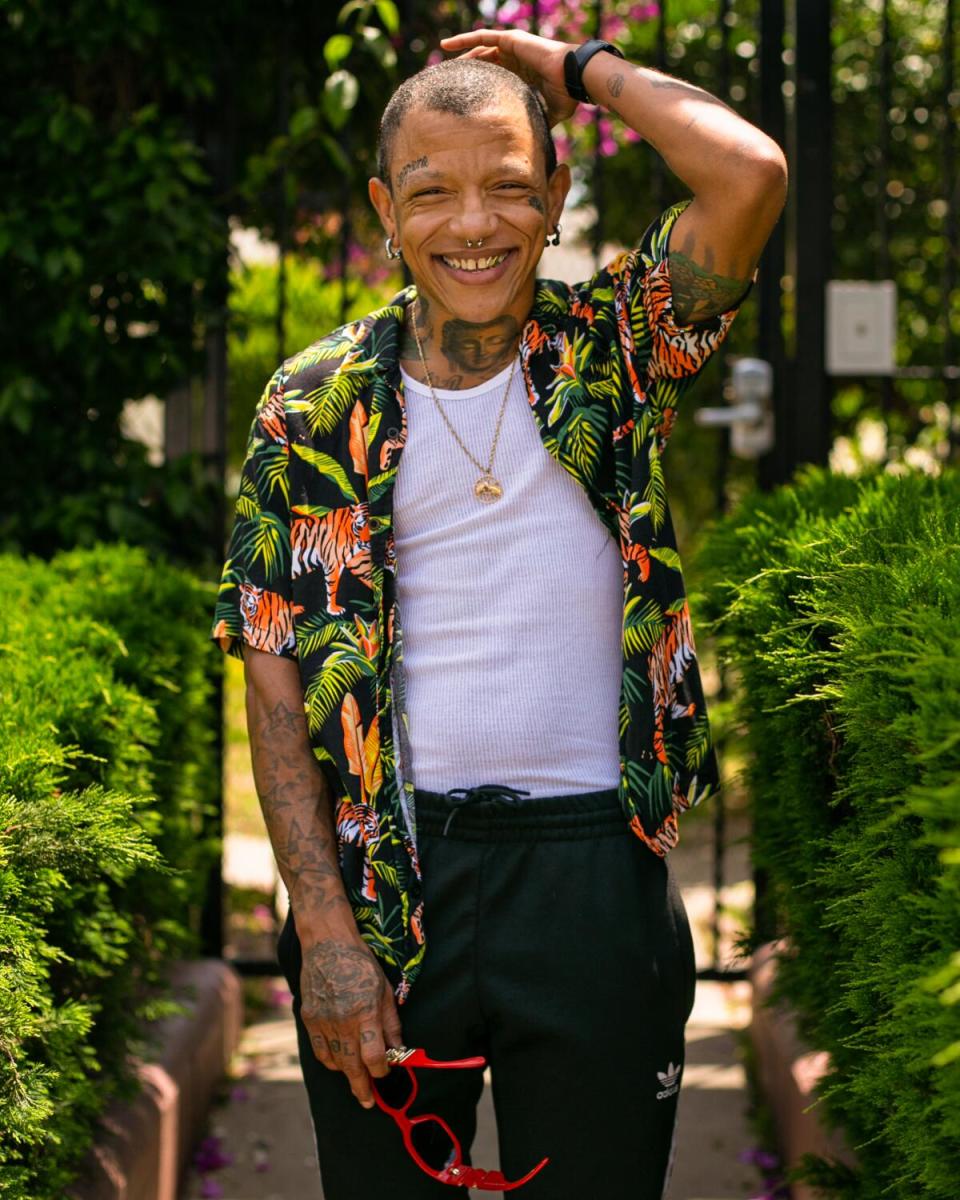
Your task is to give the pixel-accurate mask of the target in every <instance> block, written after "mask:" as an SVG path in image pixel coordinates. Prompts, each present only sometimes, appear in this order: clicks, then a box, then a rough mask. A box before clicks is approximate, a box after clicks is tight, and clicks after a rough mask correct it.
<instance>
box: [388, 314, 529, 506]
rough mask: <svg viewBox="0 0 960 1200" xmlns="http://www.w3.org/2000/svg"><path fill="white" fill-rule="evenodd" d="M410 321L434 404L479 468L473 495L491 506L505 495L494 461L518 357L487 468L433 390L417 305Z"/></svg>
mask: <svg viewBox="0 0 960 1200" xmlns="http://www.w3.org/2000/svg"><path fill="white" fill-rule="evenodd" d="M410 319H411V321H412V323H413V336H414V339H415V341H416V343H417V353H418V354H419V356H420V365H421V366H422V367H423V374H424V376H425V377H426V381H427V387H428V388H429V389H430V395H431V396H432V397H433V402H434V404H435V405H436V406H437V411H438V412H439V413H440V416H441V417H442V418H443V421H444V424H445V425H446V427H447V428H448V429H449V430H450V432H451V433H452V434H453V436H454V439H455V441H456V443H457V445H458V446H459V447H460V449H461V450H462V451H463V452H464V454H466V456H467V458H469V459H470V461H471V462H472V463H473V464H474V466H476V467H477V468H478V470H479V471H480V477H479V479H477V481H476V483H474V485H473V494H474V495H475V496H476V497H477V499H478V500H481V501H483V503H484V504H491V503H492V502H493V501H494V500H499V499H500V497H501V496H502V495H503V484H501V482H500V480H499V479H497V478H496V477H495V476H494V474H493V459H494V455H495V454H496V453H497V441H498V439H499V437H500V425H501V423H502V421H503V414H504V413H505V412H506V409H507V397H508V396H509V395H510V388H511V386H512V384H513V375H514V371H515V370H516V367H517V355H516V354H514V356H513V360H512V361H511V363H510V375H509V377H508V379H507V386H506V388H505V389H504V393H503V401H502V403H501V405H500V413H499V415H498V416H497V426H496V429H495V430H494V434H493V445H492V446H491V447H490V458H489V460H488V462H487V464H486V466H484V464H483V463H482V462H479V461H478V460H477V459H476V458H474V456H473V455H472V454H471V453H470V451H469V450H468V449H467V447H466V446H465V445H464V444H463V442H462V441H461V440H460V435H459V434H458V433H457V431H456V430H455V429H454V427H453V425H452V424H451V423H450V418H449V417H448V416H447V414H446V413H445V412H444V411H443V406H442V405H441V403H440V401H439V400H438V399H437V393H436V392H435V391H434V390H433V380H432V379H431V378H430V371H429V368H428V367H427V360H426V358H425V357H424V354H423V346H422V345H421V344H420V330H419V329H418V328H417V313H416V305H415V304H414V305H411V307H410Z"/></svg>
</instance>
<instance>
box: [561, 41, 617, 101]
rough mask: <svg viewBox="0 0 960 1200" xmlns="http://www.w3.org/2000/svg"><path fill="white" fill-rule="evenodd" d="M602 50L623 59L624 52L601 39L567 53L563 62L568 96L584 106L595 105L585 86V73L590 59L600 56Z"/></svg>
mask: <svg viewBox="0 0 960 1200" xmlns="http://www.w3.org/2000/svg"><path fill="white" fill-rule="evenodd" d="M601 50H606V51H607V52H608V53H609V54H615V55H616V56H617V58H623V51H622V50H618V49H617V47H616V46H614V45H612V44H611V43H610V42H603V41H601V40H600V39H599V38H591V39H590V41H589V42H584V43H583V45H582V46H578V47H577V48H576V50H568V51H567V54H566V55H565V57H564V60H563V82H564V83H565V84H566V87H567V95H568V96H570V97H571V99H573V100H579V101H580V102H581V103H583V104H592V103H593V101H592V100H591V99H590V96H589V94H588V93H587V89H586V88H585V87H584V86H583V72H584V69H585V67H586V65H587V63H588V62H589V61H590V59H591V58H593V56H594V55H595V54H599V52H600V51H601Z"/></svg>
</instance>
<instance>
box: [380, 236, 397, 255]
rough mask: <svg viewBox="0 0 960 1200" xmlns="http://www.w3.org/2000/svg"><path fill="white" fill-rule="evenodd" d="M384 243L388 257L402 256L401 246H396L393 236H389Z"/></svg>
mask: <svg viewBox="0 0 960 1200" xmlns="http://www.w3.org/2000/svg"><path fill="white" fill-rule="evenodd" d="M383 245H384V249H385V250H386V252H387V258H399V257H400V252H401V247H400V246H396V247H395V246H394V244H393V238H392V237H388V238H387V240H386V241H385V242H384V243H383Z"/></svg>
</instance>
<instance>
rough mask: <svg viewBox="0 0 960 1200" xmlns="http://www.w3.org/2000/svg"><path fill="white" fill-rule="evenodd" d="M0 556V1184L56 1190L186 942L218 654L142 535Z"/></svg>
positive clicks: (201, 597)
mask: <svg viewBox="0 0 960 1200" xmlns="http://www.w3.org/2000/svg"><path fill="white" fill-rule="evenodd" d="M0 571H2V573H3V578H4V582H5V603H4V605H3V608H2V610H0V1196H3V1197H5V1198H6V1197H9V1198H11V1200H54V1198H56V1200H62V1197H63V1195H64V1189H65V1187H66V1186H67V1185H68V1184H69V1183H70V1181H71V1180H72V1178H73V1176H74V1174H75V1172H76V1169H77V1164H78V1162H79V1160H80V1158H81V1157H82V1155H83V1154H84V1152H85V1151H86V1149H87V1147H88V1146H89V1144H90V1141H91V1139H92V1136H93V1132H94V1129H95V1124H96V1118H97V1115H98V1114H99V1112H100V1111H101V1110H102V1108H103V1106H104V1105H105V1103H106V1102H107V1100H108V1099H109V1098H110V1097H111V1096H112V1095H113V1094H116V1093H117V1092H118V1091H124V1090H125V1089H127V1088H129V1087H130V1077H129V1069H128V1065H127V1059H128V1054H129V1052H130V1050H131V1047H135V1046H136V1038H137V1034H138V1029H139V1020H140V1018H142V1017H144V1016H147V1015H150V1014H151V1013H153V1012H156V1011H158V1007H159V1006H161V1005H162V996H163V989H162V968H163V965H164V963H165V962H166V961H167V960H169V959H170V958H171V957H172V956H174V955H181V954H184V953H186V952H189V951H190V950H191V949H192V948H193V946H194V944H195V932H196V927H197V914H198V912H199V904H200V900H201V895H202V889H203V887H204V884H205V878H206V871H207V869H208V867H209V865H210V862H211V850H212V849H213V843H212V841H211V839H210V838H209V837H208V836H207V828H208V825H209V820H208V818H209V815H210V814H211V812H212V811H213V803H214V800H215V798H216V787H217V760H216V755H215V753H214V730H215V720H214V719H213V714H212V703H211V702H212V698H213V691H212V680H213V678H214V677H215V676H214V672H215V671H216V670H217V669H218V667H219V663H218V660H217V657H216V651H215V650H213V649H212V646H211V645H210V643H209V642H208V639H207V637H206V627H207V620H206V613H207V612H208V610H209V605H210V595H209V592H208V588H207V586H206V585H204V584H201V583H200V582H198V581H197V580H196V579H194V578H193V577H192V576H190V575H188V574H186V573H185V572H182V571H179V570H176V569H174V568H172V567H170V566H167V565H165V564H164V563H162V562H159V561H154V560H151V559H150V558H149V557H148V555H147V554H146V553H145V552H144V551H142V550H134V549H130V548H127V547H123V546H114V547H108V546H99V547H96V548H94V549H93V550H90V551H73V552H71V553H68V554H62V555H60V556H58V557H56V558H54V559H53V560H52V561H51V562H50V563H42V562H40V561H38V560H29V561H24V560H22V559H19V558H15V557H12V556H11V557H6V558H3V557H0ZM167 864H169V865H167Z"/></svg>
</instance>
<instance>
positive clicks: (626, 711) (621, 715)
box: [617, 700, 630, 737]
mask: <svg viewBox="0 0 960 1200" xmlns="http://www.w3.org/2000/svg"><path fill="white" fill-rule="evenodd" d="M629 725H630V705H629V704H627V702H626V701H625V700H622V701H621V702H620V708H619V710H618V721H617V729H618V732H619V735H620V737H623V736H624V734H625V733H626V732H627V728H628V726H629Z"/></svg>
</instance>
